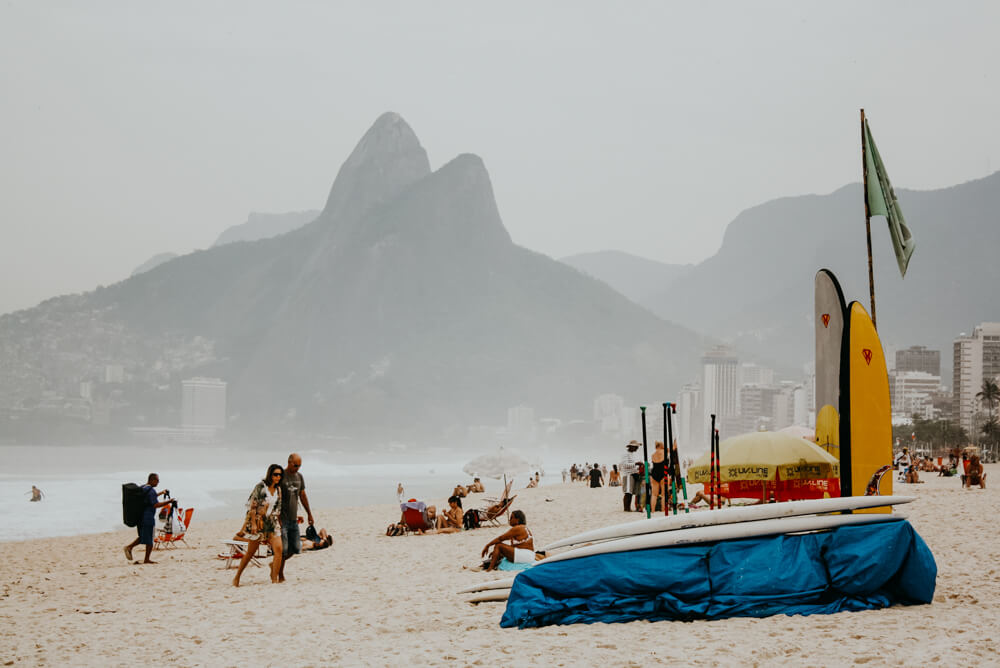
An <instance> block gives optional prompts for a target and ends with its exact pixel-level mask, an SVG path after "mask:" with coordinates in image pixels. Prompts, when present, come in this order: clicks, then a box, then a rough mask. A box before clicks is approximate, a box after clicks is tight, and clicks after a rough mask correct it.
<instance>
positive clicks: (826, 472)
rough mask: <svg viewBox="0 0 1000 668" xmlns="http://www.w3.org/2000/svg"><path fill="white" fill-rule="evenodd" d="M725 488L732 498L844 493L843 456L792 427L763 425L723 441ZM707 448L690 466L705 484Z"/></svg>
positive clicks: (785, 498) (692, 478)
mask: <svg viewBox="0 0 1000 668" xmlns="http://www.w3.org/2000/svg"><path fill="white" fill-rule="evenodd" d="M719 456H720V459H721V466H720V471H721V481H722V483H723V486H722V491H721V494H722V496H726V497H729V498H751V499H765V500H767V499H770V498H772V497H773V498H774V499H775V500H776V501H796V500H800V499H822V498H827V497H834V496H840V462H839V461H838V460H837V458H836V457H834V456H833V455H831V454H829V453H828V452H826V451H824V450H823V449H822V448H820V447H819V446H817V445H815V444H813V443H810V442H808V441H806V440H805V439H803V438H800V437H798V436H793V435H791V434H787V433H781V432H771V431H757V432H751V433H748V434H743V435H741V436H734V437H732V438H727V439H726V440H724V441H722V442H721V443H720V444H719ZM710 464H711V462H710V456H709V453H706V454H704V455H702V456H701V457H699V458H698V459H696V460H695V461H694V463H693V464H692V466H691V468H689V469H688V482H689V483H702V484H705V483H707V482H708V481H709V473H710V470H711V466H710Z"/></svg>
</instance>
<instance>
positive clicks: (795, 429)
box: [778, 424, 816, 443]
mask: <svg viewBox="0 0 1000 668" xmlns="http://www.w3.org/2000/svg"><path fill="white" fill-rule="evenodd" d="M778 433H779V434H791V435H792V436H798V437H799V438H804V439H806V440H807V441H809V442H810V443H815V442H816V430H815V429H810V428H809V427H801V426H799V425H797V424H793V425H791V426H790V427H784V428H782V429H779V430H778Z"/></svg>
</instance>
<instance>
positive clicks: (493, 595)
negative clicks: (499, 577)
mask: <svg viewBox="0 0 1000 668" xmlns="http://www.w3.org/2000/svg"><path fill="white" fill-rule="evenodd" d="M508 598H510V589H497V590H494V591H490V592H487V593H485V594H480V595H479V596H473V597H472V598H470V599H469V603H490V602H493V601H506V600H507V599H508Z"/></svg>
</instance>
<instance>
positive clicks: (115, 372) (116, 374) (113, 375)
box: [104, 364, 125, 383]
mask: <svg viewBox="0 0 1000 668" xmlns="http://www.w3.org/2000/svg"><path fill="white" fill-rule="evenodd" d="M104 382H105V383H124V382H125V367H124V366H122V365H121V364H106V365H105V366H104Z"/></svg>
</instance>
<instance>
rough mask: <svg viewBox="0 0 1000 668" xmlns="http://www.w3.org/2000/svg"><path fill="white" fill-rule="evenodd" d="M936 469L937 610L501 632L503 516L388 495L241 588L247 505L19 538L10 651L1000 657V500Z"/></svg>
mask: <svg viewBox="0 0 1000 668" xmlns="http://www.w3.org/2000/svg"><path fill="white" fill-rule="evenodd" d="M986 471H987V473H988V478H987V483H991V482H992V483H994V484H997V483H996V481H997V479H998V476H1000V465H996V464H991V465H987V466H986ZM924 480H926V481H927V482H926V484H920V485H901V484H897V485H895V486H894V493H896V494H908V495H914V496H917V497H918V498H917V501H915V502H914V503H912V504H907V508H906V511H905V512H904V514H905V515H907V516H908V519H909V521H910V522H911V523H912V524H913V526H914V528H915V529H916V530H917V532H918V533H919V534H920V535H921V536H922V537H923V539H924V540H925V541H926V542H927V544H928V545H929V546H930V548H931V550H932V552H933V553H934V556H935V560H936V561H937V565H938V580H937V588H936V592H935V596H934V602H933V603H932V604H931V605H926V606H901V607H894V608H890V609H887V610H879V611H868V612H845V613H838V614H835V615H814V616H809V617H788V616H783V615H782V616H774V617H767V618H761V619H756V618H732V619H726V620H720V621H712V622H704V621H694V622H657V623H656V626H655V627H651V626H649V624H650V623H649V622H631V623H627V624H593V625H583V624H577V625H572V626H554V627H544V628H540V629H530V630H524V631H521V630H517V629H500V627H499V620H500V616H501V614H502V612H503V604H500V603H484V604H480V605H476V606H474V605H470V604H468V603H466V602H465V600H466V598H467V597H463V596H459V595H457V594H455V592H456V591H458V590H459V589H461V588H463V587H465V586H468V585H472V584H476V583H477V582H483V581H486V580H490V579H493V578H494V577H495V576H494V574H492V573H483V572H478V571H472V570H468V569H466V568H463V566H469V565H472V564H474V563H475V562H476V561H477V558H478V556H479V554H480V551H481V549H482V547H483V546H484V545H485V544H486V543H487V542H488V541H489V540H491V539H492V538H494V537H495V536H496V535H498V534H499V533H500V532H501V531H502V528H481V529H477V530H475V531H463V532H461V533H457V534H447V535H426V536H415V535H411V536H405V537H395V538H388V537H386V536H384V535H383V534H384V531H385V527H386V525H388V524H389V523H391V522H393V521H395V520H396V519H398V512H399V511H398V506H396V505H395V504H393V503H379V504H369V505H363V506H352V507H342V508H332V509H318V510H316V511H315V512H314V515H315V518H316V522H317V527H325V528H327V529H328V530H330V531H331V532H332V533H333V536H334V544H333V547H331V548H330V549H327V550H323V551H319V552H316V553H311V554H304V555H300V556H296V557H294V558H293V559H292V560H291V561H290V562H289V563H288V566H287V568H286V576H287V577H288V582H286V583H285V584H282V585H271V584H270V582H269V580H268V577H267V573H266V566H265V568H262V569H260V568H254V567H253V566H249V567H248V568H247V571H246V572H245V573H244V575H243V583H242V586H241V587H239V588H238V589H237V588H233V587H232V586H231V584H230V582H231V580H232V576H233V574H234V573H235V571H234V570H231V569H230V570H228V571H227V570H226V569H225V568H224V564H223V562H222V561H221V560H219V559H217V558H216V555H218V554H219V552H220V551H221V548H222V544H221V542H220V541H221V540H224V539H229V538H231V537H232V535H233V533H235V531H236V529H237V528H238V525H239V523H240V518H239V517H234V518H231V519H224V520H215V521H211V522H199V521H198V518H197V515H196V516H195V519H194V521H193V522H192V526H191V529H190V531H189V533H188V543H189V544H190V545H191V547H190V548H185V547H183V546H181V547H178V548H176V549H173V550H169V551H162V550H158V551H154V553H153V554H154V556H153V559H154V560H158V561H159V562H160V563H158V564H157V565H155V566H136V565H132V564H128V563H126V562H125V558H124V555H122V552H121V547H122V546H123V545H124V544H125V543H126V542H128V541H130V540H131V539H132V538H133V537H134V535H135V533H134V530H131V529H126V528H124V527H123V528H122V529H121V530H118V531H114V532H104V533H100V534H89V535H86V536H72V537H56V538H38V539H30V540H24V541H11V542H6V543H4V544H3V545H2V548H0V549H2V550H3V551H4V554H5V557H6V558H5V559H4V560H2V561H0V582H3V583H4V588H3V590H2V593H0V617H2V618H3V621H4V622H5V623H4V625H3V628H2V629H0V651H2V653H3V656H5V657H6V660H13V661H14V665H49V664H56V663H64V664H65V663H69V664H74V665H80V664H97V663H100V664H103V665H126V664H130V663H133V662H134V660H135V653H136V647H137V646H140V647H141V648H142V651H143V652H144V653H148V654H151V655H152V656H156V657H158V658H159V659H160V660H161V661H163V662H165V663H167V664H168V665H175V664H179V665H238V664H244V663H247V662H261V661H262V660H263V662H264V663H281V664H284V665H330V664H338V665H399V664H402V663H409V664H415V665H456V664H462V665H464V664H475V663H476V662H481V663H482V664H486V663H497V662H500V663H503V664H504V665H515V666H518V665H535V664H538V663H543V664H551V665H567V666H571V665H595V666H596V665H601V666H608V665H612V666H617V665H647V664H649V663H656V662H663V661H672V662H673V661H680V662H683V663H686V664H688V665H719V664H727V663H735V662H737V661H739V662H741V663H750V664H762V663H779V664H784V663H794V664H802V663H814V664H816V663H819V664H823V665H852V664H854V663H856V662H857V661H858V660H869V659H870V660H875V661H878V662H879V663H898V664H907V665H910V664H915V663H923V662H933V661H939V662H943V663H945V664H946V665H948V664H955V663H959V664H971V663H991V662H993V661H995V656H996V652H997V651H998V650H1000V622H997V621H996V619H995V616H993V615H990V614H989V613H988V610H989V609H991V608H992V607H994V606H995V605H996V604H997V603H998V602H1000V595H998V593H997V592H1000V588H998V587H997V586H996V585H997V584H1000V569H996V568H995V567H994V566H993V562H994V561H995V560H997V559H1000V538H997V537H996V535H995V532H994V531H993V530H992V529H993V524H994V522H993V517H994V516H995V515H996V514H997V511H998V510H1000V501H998V498H997V496H996V494H995V492H994V491H993V489H991V488H989V487H988V488H987V489H985V490H979V489H974V490H964V489H962V488H961V487H960V482H959V481H958V480H957V479H955V478H938V477H937V476H936V475H932V476H927V477H925V478H924ZM442 491H443V492H446V490H442ZM513 492H514V493H516V494H517V495H518V496H517V499H516V500H515V502H514V504H513V507H514V508H520V509H522V510H524V511H525V512H526V514H527V518H528V527H529V528H530V529H531V530H532V533H533V534H534V536H535V538H536V541H537V543H536V545H537V546H538V547H541V546H542V545H544V544H545V543H548V542H551V541H553V540H555V539H557V538H561V537H564V536H567V535H570V534H572V533H576V532H578V531H583V530H586V529H590V528H595V527H598V526H605V525H608V524H613V523H620V522H625V521H630V520H634V519H638V518H639V517H640V516H641V514H640V513H624V512H622V511H621V494H620V489H619V488H607V487H605V488H600V489H596V490H592V489H589V488H588V487H586V486H585V485H584V483H556V484H553V485H549V486H545V487H540V488H534V489H515V490H513ZM490 495H491V494H490V493H487V494H476V495H473V496H471V497H467V498H466V499H463V501H464V504H463V505H464V507H465V508H466V509H468V508H471V507H478V506H481V505H482V503H483V502H482V501H481V499H482V498H483V497H484V496H490ZM444 496H446V494H443V495H442V498H444ZM549 499H550V500H549ZM311 500H312V501H313V504H314V505H315V506H322V502H321V500H320V499H311ZM426 500H427V502H428V503H434V504H436V505H439V506H440V504H441V499H439V498H437V497H431V498H428V499H426ZM583 576H584V575H583V574H582V575H581V577H583ZM136 634H139V636H138V637H137V635H136ZM845 640H847V641H849V646H846V645H845ZM137 643H138V644H137ZM286 645H287V647H286Z"/></svg>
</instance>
